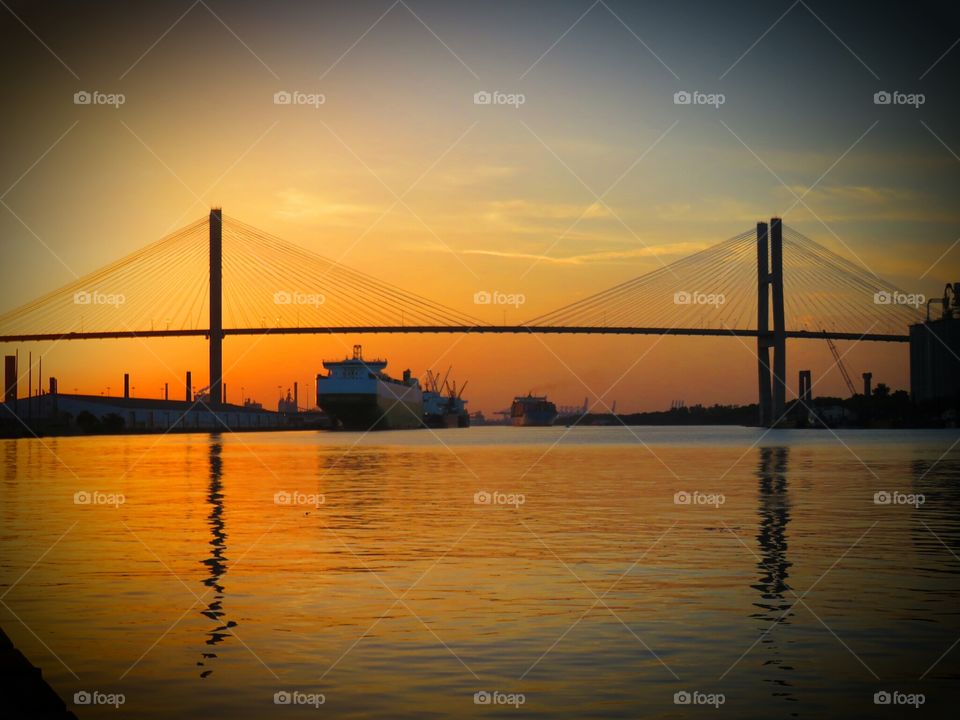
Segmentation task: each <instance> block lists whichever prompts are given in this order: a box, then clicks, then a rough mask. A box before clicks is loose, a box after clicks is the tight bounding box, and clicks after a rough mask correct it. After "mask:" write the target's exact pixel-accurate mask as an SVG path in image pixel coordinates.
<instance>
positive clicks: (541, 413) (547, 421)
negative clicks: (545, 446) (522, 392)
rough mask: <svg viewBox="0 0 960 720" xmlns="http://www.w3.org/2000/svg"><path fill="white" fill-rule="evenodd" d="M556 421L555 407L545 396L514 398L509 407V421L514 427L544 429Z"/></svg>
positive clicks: (528, 395)
mask: <svg viewBox="0 0 960 720" xmlns="http://www.w3.org/2000/svg"><path fill="white" fill-rule="evenodd" d="M556 419H557V406H556V405H554V404H553V403H552V402H550V401H549V400H547V396H546V395H539V396H538V395H531V394H527V396H526V397H522V396H521V397H515V398H514V399H513V405H511V406H510V421H511V423H512V424H513V425H514V426H515V427H546V426H549V425H553V421H554V420H556Z"/></svg>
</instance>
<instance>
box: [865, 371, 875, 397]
mask: <svg viewBox="0 0 960 720" xmlns="http://www.w3.org/2000/svg"><path fill="white" fill-rule="evenodd" d="M871 380H873V373H864V374H863V396H864V397H865V398H869V397H870V396H871V395H872V394H873V393H872V392H871V390H872V388H871V385H872V383H871V382H870V381H871Z"/></svg>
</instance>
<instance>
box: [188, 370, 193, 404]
mask: <svg viewBox="0 0 960 720" xmlns="http://www.w3.org/2000/svg"><path fill="white" fill-rule="evenodd" d="M192 399H193V381H192V380H191V377H190V371H189V370H187V402H190V401H191V400H192Z"/></svg>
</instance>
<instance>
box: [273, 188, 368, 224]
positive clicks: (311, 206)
mask: <svg viewBox="0 0 960 720" xmlns="http://www.w3.org/2000/svg"><path fill="white" fill-rule="evenodd" d="M276 196H277V200H278V205H277V208H276V209H275V210H274V214H275V215H277V216H278V217H281V218H283V219H285V220H294V221H297V220H299V221H316V220H321V219H323V220H325V221H328V222H332V223H333V224H346V225H349V224H353V223H352V220H351V218H355V217H356V216H358V215H370V214H373V213H379V212H383V209H382V208H379V207H377V206H375V205H364V204H356V203H344V202H337V201H331V200H330V199H329V198H326V197H323V196H321V195H317V194H315V193H311V192H308V191H306V190H300V189H299V188H295V187H288V188H285V189H283V190H279V191H277V193H276Z"/></svg>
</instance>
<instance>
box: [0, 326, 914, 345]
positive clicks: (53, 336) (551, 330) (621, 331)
mask: <svg viewBox="0 0 960 720" xmlns="http://www.w3.org/2000/svg"><path fill="white" fill-rule="evenodd" d="M382 333H411V334H413V333H448V334H449V333H452V334H456V333H486V334H499V335H503V334H510V333H513V334H517V333H539V334H546V335H682V336H707V337H722V336H727V335H729V336H733V337H747V338H750V337H753V338H755V337H757V331H756V330H745V329H736V328H726V329H723V328H662V327H660V328H658V327H604V326H577V325H574V326H549V325H387V326H363V325H357V326H328V327H294V328H224V330H223V334H224V336H225V337H227V336H230V335H321V334H323V335H366V334H382ZM209 334H210V333H209V330H206V329H199V330H142V331H136V330H124V331H116V332H79V333H76V332H70V333H45V334H37V335H0V343H5V342H34V341H49V340H54V341H59V340H110V339H119V338H135V337H139V338H157V337H207V336H208V335H209ZM787 337H788V338H791V339H801V340H802V339H810V340H824V339H827V338H829V339H831V340H860V341H864V342H909V340H910V336H909V335H907V334H904V335H885V334H876V333H854V332H820V331H811V330H788V331H787Z"/></svg>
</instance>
